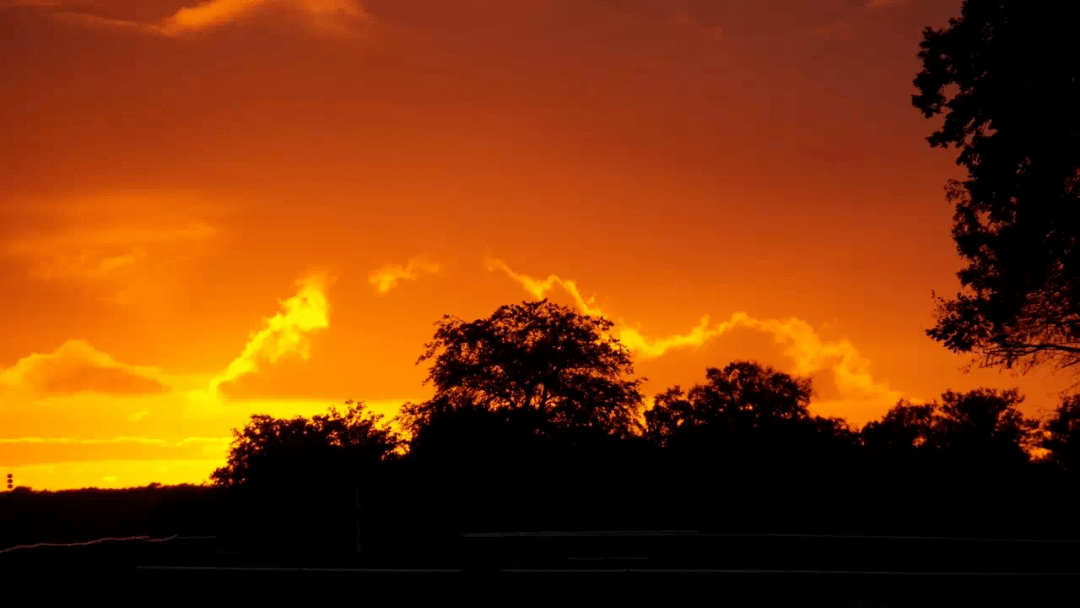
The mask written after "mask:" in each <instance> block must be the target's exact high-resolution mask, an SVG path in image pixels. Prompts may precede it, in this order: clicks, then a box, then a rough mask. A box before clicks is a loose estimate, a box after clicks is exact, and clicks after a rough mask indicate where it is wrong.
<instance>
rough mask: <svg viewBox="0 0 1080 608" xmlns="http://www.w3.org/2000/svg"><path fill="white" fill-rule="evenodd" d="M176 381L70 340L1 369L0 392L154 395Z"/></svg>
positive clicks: (85, 344)
mask: <svg viewBox="0 0 1080 608" xmlns="http://www.w3.org/2000/svg"><path fill="white" fill-rule="evenodd" d="M173 380H174V379H173V378H171V377H169V376H167V375H166V374H164V373H163V372H161V371H160V370H158V369H156V368H153V367H140V366H136V365H128V364H126V363H121V362H119V361H116V360H115V359H113V358H112V357H110V356H109V355H108V354H106V353H103V352H101V351H99V350H97V349H95V348H94V347H93V346H91V345H90V344H88V343H87V342H85V341H83V340H69V341H67V342H65V343H64V344H62V345H61V346H60V347H59V348H57V349H56V350H55V351H53V352H51V353H44V354H38V353H35V354H32V355H28V356H26V357H23V358H22V359H19V360H18V361H17V362H16V363H15V364H14V365H12V366H11V367H8V368H6V369H3V370H0V391H2V390H4V389H7V390H9V391H19V392H23V391H25V392H31V393H34V394H61V395H63V394H72V393H82V392H92V393H104V394H112V395H138V394H154V393H161V392H164V391H166V390H167V389H168V387H169V385H170V384H171V383H172V382H173Z"/></svg>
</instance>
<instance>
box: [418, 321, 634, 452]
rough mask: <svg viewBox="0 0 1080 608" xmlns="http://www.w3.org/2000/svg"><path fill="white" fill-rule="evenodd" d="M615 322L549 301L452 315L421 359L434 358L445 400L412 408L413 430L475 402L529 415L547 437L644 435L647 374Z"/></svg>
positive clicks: (438, 390)
mask: <svg viewBox="0 0 1080 608" xmlns="http://www.w3.org/2000/svg"><path fill="white" fill-rule="evenodd" d="M612 325H613V324H612V323H611V321H608V320H607V319H603V318H597V317H592V316H588V315H582V314H579V313H577V312H576V311H574V310H573V309H571V308H569V307H565V306H560V305H557V304H554V303H551V302H549V301H547V300H541V301H538V302H523V303H521V304H514V305H507V306H502V307H500V308H499V309H497V310H496V311H495V312H494V313H493V314H492V315H491V316H490V317H488V318H486V319H477V320H475V321H471V322H466V321H462V320H461V319H457V318H454V317H450V316H447V317H444V318H443V319H442V320H441V321H440V322H439V324H438V328H437V330H436V332H435V338H434V340H432V341H431V342H430V343H428V344H427V345H425V349H426V350H425V351H424V354H423V355H421V357H420V359H419V360H418V363H422V362H425V361H430V362H431V368H430V371H429V373H428V377H427V379H426V383H430V384H432V385H433V386H434V387H435V396H434V397H433V398H432V399H431V400H429V401H428V402H425V403H420V404H408V405H407V406H406V407H405V408H404V410H403V420H404V422H405V427H406V428H407V429H409V430H411V431H414V432H415V431H416V430H418V428H419V427H421V426H423V425H424V424H426V423H427V422H429V420H430V418H431V417H432V416H433V415H434V414H435V413H436V412H438V411H441V410H445V409H458V408H464V407H470V406H471V407H479V408H483V409H487V410H490V411H493V412H498V413H500V414H501V415H504V416H516V417H518V418H521V417H527V418H528V419H530V420H532V421H533V423H534V424H535V430H536V432H538V433H546V432H549V431H550V430H554V429H559V430H562V431H568V430H577V431H593V432H602V433H607V434H614V435H630V434H634V433H636V432H637V431H638V430H639V427H640V422H639V415H640V411H641V407H642V403H643V399H642V395H641V392H640V390H639V387H640V385H641V382H642V379H637V378H634V377H633V373H634V369H633V362H632V361H631V358H630V354H629V352H628V351H627V350H626V349H625V348H624V347H623V346H622V344H620V343H619V341H618V340H617V339H615V338H612V337H610V329H611V327H612Z"/></svg>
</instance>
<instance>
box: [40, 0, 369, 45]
mask: <svg viewBox="0 0 1080 608" xmlns="http://www.w3.org/2000/svg"><path fill="white" fill-rule="evenodd" d="M34 5H35V6H47V7H51V8H53V9H54V10H56V11H57V15H58V16H59V17H61V18H65V19H69V20H74V21H78V22H81V23H83V24H85V25H89V26H96V27H112V28H121V29H129V30H132V31H139V32H142V33H146V34H152V35H158V36H167V37H176V36H183V35H185V34H190V33H195V32H203V31H207V30H211V29H215V28H218V27H221V26H223V25H227V24H230V23H235V22H238V21H242V20H244V19H247V18H249V17H251V16H253V15H255V14H257V13H258V12H259V11H262V10H265V9H268V8H271V7H283V8H286V9H288V10H292V11H294V12H296V13H298V14H299V15H300V16H301V17H302V18H303V23H304V25H306V26H307V27H308V28H310V29H312V30H313V31H316V32H319V33H322V34H332V35H347V34H350V33H354V32H355V31H356V26H357V25H358V24H360V23H363V22H364V21H365V20H367V18H368V16H367V14H366V13H365V12H364V10H363V8H362V7H361V5H360V3H359V1H358V0H207V1H205V2H200V3H197V4H193V5H191V6H185V7H182V8H180V9H178V10H177V11H176V12H175V13H173V14H171V15H169V16H167V17H165V18H163V19H160V20H158V21H152V22H146V21H137V20H128V19H121V18H111V17H102V16H99V15H95V14H90V13H87V12H83V11H81V10H78V9H77V8H75V7H76V6H77V5H75V3H65V2H49V1H46V0H41V2H40V3H35V4H34ZM73 5H74V6H73Z"/></svg>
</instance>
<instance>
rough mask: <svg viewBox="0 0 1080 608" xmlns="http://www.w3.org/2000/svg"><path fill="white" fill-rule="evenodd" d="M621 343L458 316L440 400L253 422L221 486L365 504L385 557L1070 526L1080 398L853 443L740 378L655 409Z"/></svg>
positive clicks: (881, 430) (961, 403) (219, 478)
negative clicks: (508, 542)
mask: <svg viewBox="0 0 1080 608" xmlns="http://www.w3.org/2000/svg"><path fill="white" fill-rule="evenodd" d="M611 329H612V324H611V322H610V321H608V320H606V319H603V318H596V317H591V316H588V315H584V314H580V313H578V312H575V311H574V310H573V309H570V308H568V307H564V306H561V305H558V304H555V303H552V302H549V301H547V300H543V301H538V302H522V303H520V304H513V305H506V306H502V307H500V308H498V309H497V310H496V311H495V312H494V313H493V314H492V315H491V316H489V317H487V318H482V319H477V320H474V321H463V320H461V319H458V318H453V317H445V318H443V319H442V320H441V321H440V322H439V324H438V327H437V330H436V332H435V336H434V339H433V340H432V341H431V342H430V343H429V344H427V345H426V347H425V351H424V353H423V354H422V356H421V357H420V361H419V362H424V363H428V364H429V365H430V367H429V373H428V376H427V382H428V383H429V384H430V385H431V386H432V387H433V388H434V395H433V396H432V397H431V398H430V399H429V400H427V401H423V402H420V403H408V404H406V405H405V406H404V407H403V408H402V411H401V413H400V414H399V416H398V417H397V419H396V420H393V421H391V420H386V419H384V418H383V417H382V416H378V415H375V414H372V413H371V412H369V411H368V410H367V409H366V408H365V407H364V405H363V404H362V403H354V402H348V403H347V404H346V405H347V407H346V408H345V409H344V410H342V411H339V410H337V409H331V410H330V411H329V412H327V413H326V414H322V415H316V416H313V417H311V418H303V417H297V418H292V419H277V418H272V417H269V416H253V417H252V419H251V420H250V422H249V423H248V424H247V425H246V426H245V427H244V428H243V429H238V430H237V431H235V436H234V441H233V444H232V447H231V451H230V454H229V457H228V461H227V463H226V465H225V466H224V467H222V468H220V469H218V470H217V471H215V472H214V474H213V481H214V483H215V484H216V485H218V486H222V487H225V488H232V489H233V490H235V491H237V492H240V493H246V495H248V496H260V497H262V498H261V499H260V500H262V504H263V505H264V506H265V505H267V504H268V503H270V502H272V503H274V504H284V503H285V502H288V501H289V500H295V501H299V502H303V503H306V504H308V505H326V504H333V505H336V507H334V508H335V509H338V510H337V511H335V512H336V513H337V514H338V515H340V517H342V518H345V519H348V518H349V517H351V516H353V515H354V512H352V511H349V508H350V507H351V506H352V503H351V502H349V500H350V499H349V496H358V497H360V499H361V503H364V502H365V501H366V502H367V504H368V505H369V508H368V510H367V518H368V521H369V525H370V526H372V528H371V529H370V530H369V532H370V534H371V535H372V538H375V537H377V536H378V534H379V533H383V534H385V535H388V538H387V541H386V542H388V543H389V542H400V540H397V541H391V540H390V538H389V537H393V538H395V539H400V538H402V535H406V536H408V535H414V536H416V537H418V538H420V537H422V538H425V539H428V541H430V540H431V539H433V538H438V537H440V535H443V536H446V535H449V536H453V535H454V534H457V533H459V532H462V531H470V530H471V531H505V530H527V529H532V530H545V529H547V530H550V529H558V528H565V529H573V528H600V529H643V528H647V529H695V530H700V529H716V530H720V529H725V530H736V529H737V530H740V531H747V530H752V531H757V532H770V533H772V532H785V531H792V532H797V531H801V532H826V531H828V532H859V531H861V532H865V533H868V532H888V533H898V532H904V533H923V534H930V533H935V534H941V533H943V531H947V532H948V535H956V534H958V533H960V532H962V531H963V530H968V531H970V532H971V533H983V534H985V533H987V532H988V531H996V532H998V533H1000V532H1001V531H1003V530H1006V529H1015V530H1016V531H1017V532H1020V531H1026V532H1028V533H1034V532H1037V531H1038V529H1040V527H1041V526H1043V525H1051V523H1050V522H1053V523H1052V525H1053V526H1057V529H1058V531H1059V532H1060V530H1061V526H1062V525H1063V523H1069V524H1070V525H1071V521H1068V522H1066V520H1065V519H1063V517H1064V513H1065V511H1064V510H1063V507H1064V506H1065V505H1066V504H1069V505H1070V506H1075V502H1073V501H1074V500H1075V496H1074V494H1075V490H1077V489H1080V484H1078V483H1077V481H1078V479H1080V398H1077V397H1067V398H1064V399H1063V400H1062V402H1061V403H1060V405H1059V406H1058V407H1057V409H1056V410H1055V411H1054V413H1053V415H1051V416H1050V417H1048V418H1047V419H1045V420H1038V419H1034V418H1031V417H1028V416H1025V415H1024V414H1023V413H1022V412H1021V411H1020V409H1019V407H1018V406H1019V405H1020V404H1021V403H1022V402H1023V397H1022V396H1021V395H1020V394H1019V393H1018V392H1017V391H1016V390H995V389H976V390H972V391H968V392H952V391H947V392H945V393H943V394H942V395H941V399H940V400H938V401H935V402H932V403H911V402H907V401H900V402H899V403H897V404H896V406H895V407H893V408H892V409H890V410H889V411H888V412H887V413H885V415H883V416H882V417H881V418H880V419H878V420H875V421H873V422H870V423H868V424H866V425H865V426H864V427H863V428H861V429H855V428H852V427H851V426H850V425H849V424H847V423H846V422H845V421H844V420H842V419H839V418H830V417H822V416H819V415H816V414H814V413H813V412H812V409H811V399H812V397H813V386H812V383H811V381H810V380H809V379H807V378H800V377H796V376H792V375H789V374H786V373H784V372H781V371H778V370H776V369H774V368H772V367H769V366H766V365H761V364H759V363H756V362H753V361H735V362H731V363H729V364H727V365H725V366H724V367H718V368H709V369H707V370H706V373H705V378H704V380H703V382H701V383H700V384H697V385H695V386H693V387H691V388H690V389H689V390H683V389H682V388H681V387H672V388H670V389H667V390H665V391H663V392H661V393H660V394H658V395H656V396H655V399H654V403H653V405H652V406H651V407H648V408H646V407H645V399H644V395H643V393H642V391H641V383H642V379H640V378H637V377H635V376H634V370H633V364H632V360H631V357H630V355H629V353H628V351H627V350H626V349H625V348H624V347H623V346H622V345H621V344H620V343H619V341H618V340H617V339H616V338H614V337H612V335H611V332H610V330H611ZM267 496H273V497H274V498H273V499H267V498H266V497H267ZM290 497H291V498H290ZM320 500H322V501H324V502H320ZM312 508H313V509H315V510H316V511H318V513H321V514H322V515H319V514H317V513H315V512H314V511H313V512H311V513H310V515H311V517H309V518H307V519H305V518H304V517H302V516H299V515H298V516H297V519H298V520H304V521H307V522H309V523H308V524H304V530H305V534H315V535H316V536H317V535H318V534H320V533H321V532H318V531H315V530H314V528H310V527H308V526H309V525H310V526H315V525H326V526H329V528H327V529H326V530H325V532H326V533H327V534H332V533H331V532H330V529H331V528H333V527H334V526H335V525H336V526H338V528H337V529H340V527H341V525H344V524H342V523H341V522H343V521H345V519H341V520H340V521H339V522H338V523H334V521H335V520H334V517H329V516H327V515H325V513H326V510H325V507H324V506H318V507H312ZM320 509H321V511H320ZM342 509H344V510H342ZM1057 510H1061V511H1062V513H1061V517H1058V516H1056V515H1054V513H1056V511H1057ZM1039 513H1041V514H1042V517H1038V514H1039ZM1017 518H1019V519H1017ZM318 522H321V523H318ZM265 525H267V526H271V528H264V529H272V525H271V524H265Z"/></svg>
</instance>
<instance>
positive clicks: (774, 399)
mask: <svg viewBox="0 0 1080 608" xmlns="http://www.w3.org/2000/svg"><path fill="white" fill-rule="evenodd" d="M705 379H706V381H705V383H704V384H699V385H696V386H694V387H693V388H691V389H690V391H689V392H688V393H685V394H684V393H683V391H682V389H681V388H680V387H677V386H676V387H674V388H671V389H668V390H667V391H664V392H663V393H661V394H659V395H657V397H656V400H655V405H654V407H653V408H651V409H650V410H649V411H647V412H646V413H645V419H646V428H647V434H648V436H649V437H650V438H651V439H652V440H653V441H655V442H657V443H659V444H661V445H668V444H670V443H673V442H674V443H679V442H680V441H685V440H687V439H689V438H690V437H691V436H693V435H700V434H703V433H704V434H708V435H710V436H713V437H715V436H716V435H717V434H721V433H722V434H725V435H733V434H735V433H752V432H754V431H757V430H763V429H769V428H772V427H775V426H777V424H779V423H782V422H785V421H795V420H804V419H808V418H809V417H810V413H809V410H808V409H807V408H808V406H809V404H810V397H811V396H812V394H813V389H812V386H811V383H810V381H809V380H807V379H803V378H795V377H792V376H789V375H788V374H785V373H783V372H779V371H777V370H775V369H773V368H772V367H769V366H763V365H759V364H757V363H754V362H752V361H735V362H733V363H729V364H728V365H727V366H725V367H724V368H723V369H718V368H715V367H714V368H709V369H707V370H706V372H705Z"/></svg>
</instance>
